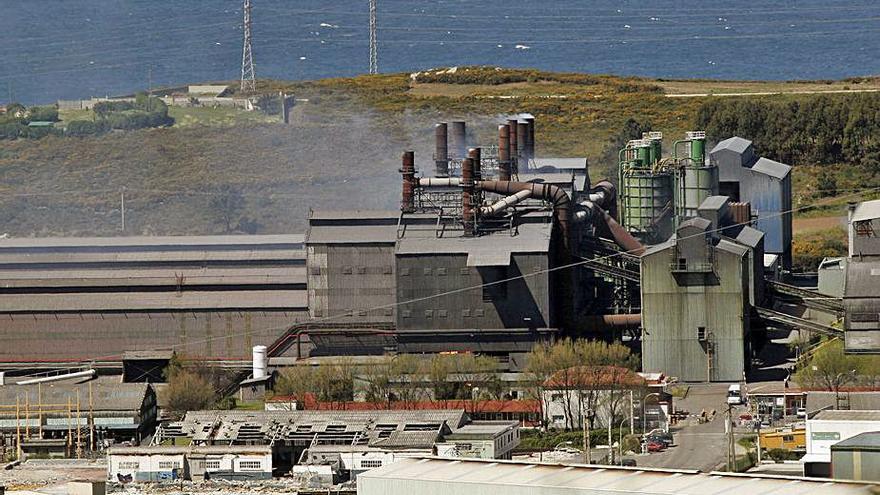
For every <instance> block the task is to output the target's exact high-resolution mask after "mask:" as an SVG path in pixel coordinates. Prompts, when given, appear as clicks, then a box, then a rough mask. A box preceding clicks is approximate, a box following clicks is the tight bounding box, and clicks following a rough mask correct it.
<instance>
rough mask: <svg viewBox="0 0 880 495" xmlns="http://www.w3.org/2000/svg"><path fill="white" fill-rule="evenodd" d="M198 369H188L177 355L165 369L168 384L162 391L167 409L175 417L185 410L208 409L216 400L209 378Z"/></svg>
mask: <svg viewBox="0 0 880 495" xmlns="http://www.w3.org/2000/svg"><path fill="white" fill-rule="evenodd" d="M202 371H203V370H200V369H198V368H197V369H188V368H185V367H184V366H183V364H182V361H181V360H180V358H178V357H177V356H175V357H172V359H171V362H170V363H169V364H168V367H167V368H166V369H165V373H164V374H165V377H166V379H167V380H168V385H167V386H166V387H165V389H164V390H163V391H162V394H163V395H164V398H165V403H166V404H167V407H168V410H169V411H170V412H171V413H172V414H173V415H174V416H176V417H182V416H183V415H184V414H186V412H187V411H197V410H200V409H208V408H209V407H210V406H212V405H214V403H216V402H217V400H218V397H217V392H216V389H215V388H214V385H213V384H212V383H211V380H210V379H209V378H208V376H206V374H205V373H203V372H202Z"/></svg>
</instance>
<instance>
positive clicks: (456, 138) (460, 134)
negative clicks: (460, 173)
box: [452, 120, 467, 159]
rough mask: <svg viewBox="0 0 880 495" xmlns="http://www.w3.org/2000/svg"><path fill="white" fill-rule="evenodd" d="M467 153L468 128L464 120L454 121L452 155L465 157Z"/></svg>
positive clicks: (460, 157)
mask: <svg viewBox="0 0 880 495" xmlns="http://www.w3.org/2000/svg"><path fill="white" fill-rule="evenodd" d="M466 153H467V129H466V127H465V123H464V121H462V120H457V121H455V122H453V123H452V157H453V158H458V159H463V158H465V156H467V155H466Z"/></svg>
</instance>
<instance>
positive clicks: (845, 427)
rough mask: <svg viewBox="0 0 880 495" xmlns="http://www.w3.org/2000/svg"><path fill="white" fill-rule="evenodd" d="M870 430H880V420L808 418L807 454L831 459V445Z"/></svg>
mask: <svg viewBox="0 0 880 495" xmlns="http://www.w3.org/2000/svg"><path fill="white" fill-rule="evenodd" d="M868 431H880V421H840V420H815V419H809V420H807V454H808V455H809V454H823V455H827V456H829V457H828V459H829V461H830V460H831V457H830V456H831V446H832V445H834V444H835V443H837V442H841V441H843V440H846V439H847V438H851V437H854V436H856V435H858V434H860V433H865V432H868Z"/></svg>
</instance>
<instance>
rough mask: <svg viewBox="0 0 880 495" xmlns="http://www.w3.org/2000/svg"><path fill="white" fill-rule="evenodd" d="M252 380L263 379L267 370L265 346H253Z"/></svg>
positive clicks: (267, 360) (267, 362) (267, 361)
mask: <svg viewBox="0 0 880 495" xmlns="http://www.w3.org/2000/svg"><path fill="white" fill-rule="evenodd" d="M253 358H254V368H253V374H254V376H253V377H254V378H265V377H266V374H267V373H268V370H269V359H268V358H267V357H266V346H264V345H255V346H254V348H253Z"/></svg>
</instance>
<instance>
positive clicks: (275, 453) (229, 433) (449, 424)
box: [153, 410, 519, 476]
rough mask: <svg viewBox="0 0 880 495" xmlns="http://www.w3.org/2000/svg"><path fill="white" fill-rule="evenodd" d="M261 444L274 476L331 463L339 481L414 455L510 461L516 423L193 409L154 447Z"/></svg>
mask: <svg viewBox="0 0 880 495" xmlns="http://www.w3.org/2000/svg"><path fill="white" fill-rule="evenodd" d="M178 442H180V443H182V444H185V445H192V446H198V447H202V446H213V445H227V446H238V447H239V448H243V446H245V445H265V446H270V447H271V448H272V459H273V461H272V462H273V466H274V469H275V471H276V472H277V473H279V474H283V473H285V472H289V471H290V470H291V468H293V466H294V465H298V464H309V465H314V466H323V465H330V466H332V467H333V469H334V470H335V471H336V472H338V473H340V474H341V475H343V476H349V475H350V476H356V475H357V473H359V472H362V471H365V470H367V469H371V468H375V467H380V466H383V465H386V464H390V463H393V462H396V461H397V460H399V459H402V458H406V457H413V456H419V455H432V454H437V453H438V452H439V451H443V452H444V453H445V455H448V456H455V457H475V458H485V459H503V458H509V457H510V453H511V451H512V450H513V449H514V448H515V447H516V446H517V445H518V444H519V425H518V423H517V422H516V421H472V420H471V419H470V418H469V417H468V415H467V414H466V413H465V412H464V411H463V410H416V411H410V410H358V411H348V410H323V411H318V410H306V411H191V412H188V413H187V415H186V417H184V419H183V420H182V421H179V422H174V423H170V424H166V425H163V426H162V428H161V429H160V430H158V431H157V433H156V436H155V437H154V440H153V444H154V445H166V444H168V443H170V444H172V445H174V444H176V443H178Z"/></svg>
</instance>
